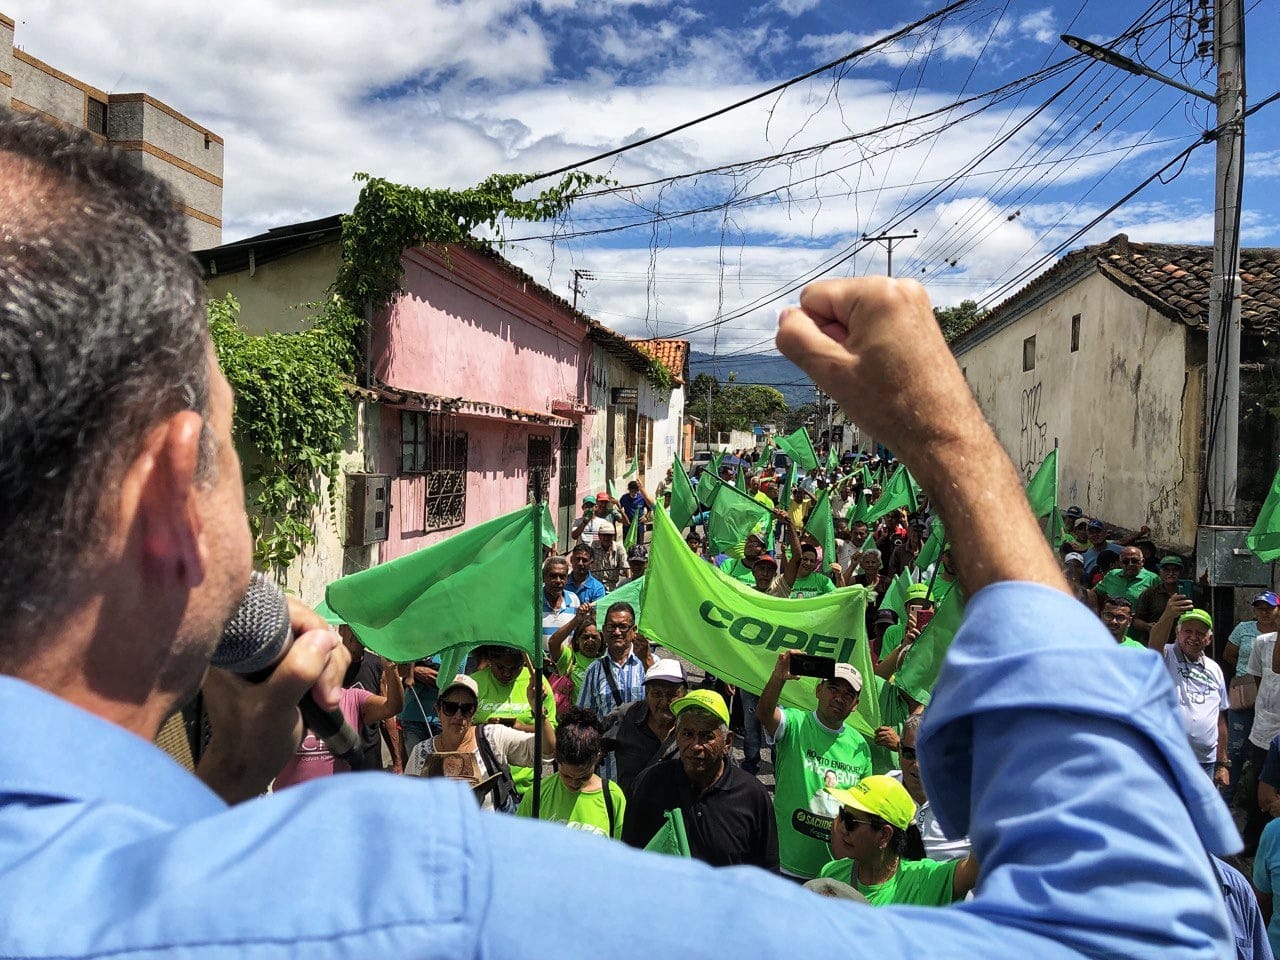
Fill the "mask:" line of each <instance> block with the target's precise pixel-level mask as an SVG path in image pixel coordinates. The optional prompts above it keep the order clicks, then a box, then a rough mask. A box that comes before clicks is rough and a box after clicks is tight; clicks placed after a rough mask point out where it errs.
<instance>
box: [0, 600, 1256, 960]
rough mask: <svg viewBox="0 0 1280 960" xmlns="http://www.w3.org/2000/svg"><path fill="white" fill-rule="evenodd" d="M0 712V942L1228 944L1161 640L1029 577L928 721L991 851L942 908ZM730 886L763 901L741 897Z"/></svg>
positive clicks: (269, 958) (18, 704)
mask: <svg viewBox="0 0 1280 960" xmlns="http://www.w3.org/2000/svg"><path fill="white" fill-rule="evenodd" d="M1082 665H1087V667H1084V666H1082ZM0 724H2V725H3V727H4V728H5V729H7V730H10V731H12V730H28V731H34V732H36V733H38V736H8V737H4V738H0V891H3V896H2V897H0V955H16V956H29V955H35V956H41V957H48V956H58V957H64V958H84V957H90V956H92V957H105V956H107V955H110V956H111V960H121V958H127V957H134V958H138V960H141V958H142V957H143V956H145V957H146V958H147V960H151V958H152V957H154V956H156V955H158V954H160V953H164V952H168V953H179V952H184V953H185V954H186V955H191V956H198V957H199V958H200V960H211V958H218V960H221V958H227V960H279V958H281V957H283V956H292V955H305V956H306V957H307V958H308V960H330V958H332V960H338V958H352V957H360V958H364V957H415V958H417V957H442V958H446V957H447V958H450V960H459V958H472V957H502V958H507V960H515V958H519V957H543V956H546V955H548V952H552V948H553V947H554V948H555V949H558V950H560V952H561V953H563V954H564V955H565V956H586V955H588V954H590V955H591V956H598V955H599V944H600V943H601V942H603V940H604V938H608V943H609V944H610V948H609V956H610V957H611V958H617V960H632V958H635V960H652V958H653V957H655V956H678V957H682V958H689V960H693V958H698V957H713V956H714V957H721V956H740V957H762V956H791V955H793V954H794V952H795V946H796V942H797V941H796V936H797V931H803V935H804V937H805V942H808V943H823V944H827V945H828V946H830V947H831V948H832V949H837V948H838V947H839V945H841V944H857V945H859V949H861V950H863V951H865V952H866V953H867V954H868V955H870V956H874V957H876V958H877V960H920V958H921V957H926V956H929V957H941V956H946V957H982V958H1009V960H1015V958H1016V960H1026V958H1035V960H1060V958H1073V960H1078V958H1080V957H1082V956H1083V955H1086V954H1087V955H1089V956H1093V957H1104V956H1105V957H1141V958H1147V957H1152V958H1154V957H1159V958H1160V960H1183V958H1192V957H1206V958H1207V957H1225V956H1230V955H1231V948H1232V942H1231V937H1230V932H1229V927H1228V921H1227V914H1226V908H1225V906H1224V904H1223V898H1222V890H1221V887H1220V886H1219V885H1218V881H1217V878H1216V877H1215V876H1214V874H1213V871H1212V870H1211V868H1210V865H1209V860H1208V857H1207V856H1205V849H1206V847H1207V848H1208V849H1209V850H1211V851H1213V852H1216V853H1228V852H1231V851H1233V850H1235V849H1238V848H1239V845H1240V844H1239V838H1238V836H1237V834H1236V832H1235V828H1234V826H1233V824H1232V822H1231V820H1230V818H1229V817H1228V815H1227V811H1226V808H1225V807H1224V806H1223V805H1222V801H1221V800H1220V799H1219V798H1218V796H1217V795H1216V793H1215V792H1214V790H1213V785H1212V783H1211V782H1210V780H1209V778H1208V777H1206V776H1205V775H1204V774H1203V773H1202V772H1201V771H1200V768H1199V767H1198V766H1197V765H1196V763H1195V760H1194V758H1193V757H1192V755H1191V751H1190V748H1189V747H1188V746H1187V742H1186V737H1185V735H1184V733H1183V729H1182V724H1181V722H1180V720H1179V719H1178V715H1177V706H1176V703H1175V701H1174V694H1173V687H1172V685H1171V684H1170V682H1169V678H1168V675H1167V673H1166V672H1165V669H1164V666H1163V664H1162V663H1160V661H1159V660H1158V659H1157V658H1155V657H1134V656H1132V655H1130V654H1128V652H1127V651H1122V650H1121V649H1120V648H1119V647H1118V646H1117V645H1116V643H1115V641H1114V640H1112V639H1111V637H1110V635H1109V634H1108V633H1107V632H1106V631H1105V630H1104V629H1103V627H1102V625H1101V623H1100V622H1099V621H1098V619H1097V618H1096V617H1094V616H1093V615H1092V614H1090V613H1089V612H1088V611H1087V610H1086V609H1085V608H1084V607H1083V606H1082V605H1080V604H1079V603H1077V602H1076V601H1074V600H1072V599H1071V598H1069V597H1067V596H1066V595H1064V594H1060V593H1058V592H1056V591H1052V590H1049V589H1047V588H1042V587H1036V586H1031V585H1027V584H1000V585H996V586H993V587H988V588H987V589H985V590H983V591H981V592H979V593H978V594H977V595H975V596H974V597H973V598H972V600H971V601H970V603H969V609H968V613H967V617H966V621H965V624H964V626H963V627H962V628H961V630H960V631H959V633H958V634H957V636H956V639H955V641H954V643H953V644H952V647H951V651H950V653H949V654H948V657H947V661H946V663H945V665H944V666H943V669H942V674H941V676H940V678H939V682H938V685H937V688H936V690H935V692H934V697H933V701H932V703H931V704H930V706H929V709H928V712H927V714H926V720H925V723H924V725H923V729H922V731H921V735H920V741H919V750H920V761H921V768H922V770H923V771H924V773H925V778H926V782H927V785H928V789H929V792H930V795H931V797H932V798H933V802H932V807H933V809H934V811H935V813H936V814H937V816H938V820H939V822H940V823H941V825H942V827H943V829H944V830H945V831H946V832H947V833H948V835H952V836H959V835H962V834H964V833H965V832H966V831H967V832H968V833H969V834H970V836H971V837H972V840H973V848H974V853H975V854H976V856H977V857H978V859H979V861H980V862H981V864H982V879H981V881H980V883H979V885H978V889H977V892H976V895H975V897H974V899H973V900H972V901H969V902H966V903H963V904H958V905H955V906H951V907H946V908H925V907H861V906H859V905H856V904H849V903H846V902H842V901H836V900H830V899H827V898H825V897H818V896H815V895H814V894H812V893H810V892H809V891H807V890H804V889H802V888H800V887H797V886H795V885H794V884H792V883H790V882H788V881H786V880H782V879H779V878H776V877H772V876H770V875H768V874H766V873H764V872H763V871H760V870H758V869H755V868H751V867H735V868H729V869H722V870H713V868H711V867H708V866H706V865H705V864H701V863H697V862H694V861H688V860H681V859H678V858H674V857H666V856H659V855H655V854H648V853H644V852H642V851H638V850H632V849H630V848H627V847H624V846H623V845H622V844H608V843H601V842H600V840H599V838H597V837H587V836H579V835H577V834H576V833H575V832H574V831H571V830H565V829H564V828H563V827H562V826H560V825H557V824H550V823H541V822H538V821H531V820H521V819H517V818H515V817H505V816H502V815H499V814H482V813H480V811H479V810H478V809H477V807H476V804H475V801H474V799H473V798H472V796H471V794H470V791H469V790H467V789H466V788H465V787H461V786H459V785H457V784H452V783H449V782H446V781H442V780H420V779H412V778H407V777H396V776H393V775H391V774H383V773H348V774H342V775H339V776H335V777H325V778H322V779H319V780H315V781H312V782H309V783H304V784H299V785H298V786H296V787H291V788H290V789H288V790H284V791H281V792H280V793H278V794H274V795H271V796H267V797H262V798H259V799H257V800H253V801H250V802H248V803H244V804H241V805H239V806H237V807H235V808H233V809H230V810H228V809H227V808H225V807H224V806H223V805H222V803H221V802H219V801H218V799H217V798H216V797H214V796H213V795H212V794H211V793H210V792H209V791H208V790H207V789H205V788H204V787H203V786H202V785H201V784H200V783H199V782H198V781H197V780H196V779H195V778H194V777H192V776H191V775H190V774H189V773H187V772H186V771H184V770H183V769H182V768H181V767H179V766H178V765H177V764H175V763H173V762H172V761H171V760H169V759H168V758H167V757H166V756H165V755H164V754H162V753H161V752H160V751H159V750H157V749H156V748H155V747H153V746H152V745H151V744H149V743H146V742H144V741H142V740H140V739H138V738H136V737H134V736H133V735H132V734H129V733H126V732H125V731H123V730H121V729H119V728H117V727H114V726H112V725H111V724H109V723H107V722H105V721H103V720H101V719H98V718H96V717H93V716H91V715H89V714H87V713H84V712H82V711H80V710H78V709H76V708H74V707H72V706H69V705H68V704H66V703H64V702H62V701H60V700H58V699H56V698H54V697H53V696H51V695H49V694H47V693H44V692H42V691H39V690H37V689H35V688H33V687H30V686H28V685H26V684H23V683H21V682H19V681H16V680H12V679H8V678H0ZM355 824H358V828H357V827H355V826H353V825H355ZM424 824H429V829H428V828H426V827H424ZM548 889H554V890H556V892H557V895H558V896H560V897H562V898H564V899H565V900H567V902H571V903H591V902H596V901H597V900H598V899H599V896H600V892H601V891H602V890H622V889H643V890H645V891H647V893H646V896H647V897H648V898H649V901H650V905H651V907H652V908H653V909H649V910H646V911H645V915H644V919H643V921H639V920H637V921H636V924H635V925H633V926H632V927H629V928H628V929H629V930H630V931H631V933H632V935H627V936H618V926H617V923H618V921H617V919H616V917H614V916H613V915H612V914H610V913H609V912H608V911H598V910H597V911H586V912H579V913H578V914H577V915H576V916H575V920H574V923H575V927H574V931H573V932H574V936H573V937H572V938H569V939H566V938H565V936H564V933H565V928H564V922H565V921H564V917H563V916H562V915H561V914H559V913H557V912H556V911H548V910H547V909H546V901H545V897H540V896H538V891H540V890H548ZM406 891H411V892H412V895H406ZM743 903H758V904H763V905H765V909H762V910H759V911H757V912H756V913H755V914H753V916H752V919H751V922H750V923H743V922H741V908H742V904H743ZM566 944H567V945H568V946H566Z"/></svg>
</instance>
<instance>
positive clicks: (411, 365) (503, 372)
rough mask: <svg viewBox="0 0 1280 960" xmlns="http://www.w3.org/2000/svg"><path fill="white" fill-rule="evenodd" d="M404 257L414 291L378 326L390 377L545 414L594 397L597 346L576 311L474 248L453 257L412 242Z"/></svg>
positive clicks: (410, 386)
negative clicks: (590, 389)
mask: <svg viewBox="0 0 1280 960" xmlns="http://www.w3.org/2000/svg"><path fill="white" fill-rule="evenodd" d="M404 264H405V280H404V288H405V291H406V293H405V294H404V295H403V296H401V297H400V298H399V300H397V301H396V303H395V304H393V305H392V307H391V308H390V309H389V310H388V311H386V312H385V314H384V318H383V319H384V320H385V322H382V323H376V324H375V327H374V334H373V356H374V357H375V358H376V359H375V363H374V373H375V375H376V376H377V377H378V378H379V379H381V380H382V381H383V382H384V383H386V384H388V385H390V386H393V387H399V388H401V389H405V390H414V391H418V392H420V393H433V394H436V395H438V396H446V397H463V398H465V399H469V400H482V401H487V402H490V403H499V404H503V405H504V406H509V407H516V408H519V409H521V410H531V411H534V412H537V413H543V414H548V413H550V412H551V401H552V400H553V399H557V400H578V401H581V400H583V399H584V398H585V397H586V395H587V384H588V380H587V375H588V372H589V367H590V361H591V348H590V346H589V345H588V344H587V342H586V329H585V327H583V326H582V325H581V324H580V323H577V322H575V321H574V320H573V319H572V318H571V317H570V316H569V315H568V313H567V311H564V310H563V309H562V308H560V307H558V306H557V305H555V304H552V303H549V302H547V301H546V300H545V299H543V298H542V297H540V296H538V295H536V294H535V293H530V292H529V291H527V290H526V289H525V284H523V283H522V282H520V281H518V280H517V279H516V278H515V277H514V276H513V275H512V274H510V273H508V272H507V271H506V270H505V269H504V268H503V267H502V266H501V265H499V264H498V263H495V262H494V261H492V260H490V259H488V258H487V257H484V256H481V255H479V254H476V253H472V252H469V251H466V250H461V249H457V248H451V249H450V251H449V260H448V262H445V261H444V260H443V259H442V258H441V257H440V256H439V255H438V254H435V253H433V252H431V251H427V250H411V251H408V252H407V253H406V254H405V258H404Z"/></svg>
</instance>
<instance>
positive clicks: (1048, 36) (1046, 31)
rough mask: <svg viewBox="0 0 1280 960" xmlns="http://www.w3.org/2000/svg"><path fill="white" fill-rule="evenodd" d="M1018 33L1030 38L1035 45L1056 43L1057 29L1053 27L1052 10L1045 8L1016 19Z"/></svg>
mask: <svg viewBox="0 0 1280 960" xmlns="http://www.w3.org/2000/svg"><path fill="white" fill-rule="evenodd" d="M1018 33H1020V34H1022V36H1024V37H1030V38H1031V39H1033V40H1035V41H1036V43H1056V42H1057V40H1058V29H1057V27H1056V26H1055V20H1054V16H1053V10H1052V9H1051V8H1049V7H1045V8H1044V9H1042V10H1036V11H1033V12H1032V13H1028V14H1026V15H1025V16H1023V17H1020V18H1019V19H1018Z"/></svg>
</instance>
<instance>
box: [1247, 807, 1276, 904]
mask: <svg viewBox="0 0 1280 960" xmlns="http://www.w3.org/2000/svg"><path fill="white" fill-rule="evenodd" d="M1277 822H1280V821H1276V820H1272V821H1271V823H1269V824H1267V828H1266V829H1265V830H1263V831H1262V839H1261V840H1259V841H1258V853H1257V856H1255V857H1254V859H1253V885H1254V886H1255V887H1257V888H1258V892H1259V893H1271V892H1273V889H1272V886H1271V862H1270V861H1271V858H1272V857H1273V856H1274V853H1273V851H1274V850H1275V846H1276V828H1275V827H1274V826H1273V824H1275V823H1277Z"/></svg>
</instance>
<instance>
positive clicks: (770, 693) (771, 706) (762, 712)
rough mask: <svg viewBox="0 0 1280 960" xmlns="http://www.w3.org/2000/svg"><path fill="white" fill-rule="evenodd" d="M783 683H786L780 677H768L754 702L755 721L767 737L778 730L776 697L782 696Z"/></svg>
mask: <svg viewBox="0 0 1280 960" xmlns="http://www.w3.org/2000/svg"><path fill="white" fill-rule="evenodd" d="M784 683H786V681H785V680H784V679H783V678H782V677H779V676H770V677H769V682H768V683H766V684H765V685H764V689H763V690H761V691H760V699H759V700H758V701H757V702H756V719H757V720H759V721H760V724H761V725H762V726H763V727H764V728H765V730H766V731H768V733H769V736H773V735H774V733H775V732H776V731H777V729H778V697H780V696H782V685H783V684H784Z"/></svg>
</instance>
